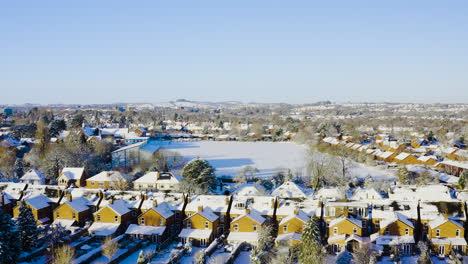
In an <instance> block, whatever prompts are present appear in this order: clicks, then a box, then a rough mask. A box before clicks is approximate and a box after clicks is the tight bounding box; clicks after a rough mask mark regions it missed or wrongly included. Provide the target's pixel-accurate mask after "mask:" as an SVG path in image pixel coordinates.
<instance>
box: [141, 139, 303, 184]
mask: <svg viewBox="0 0 468 264" xmlns="http://www.w3.org/2000/svg"><path fill="white" fill-rule="evenodd" d="M149 144H155V145H158V146H161V147H162V148H165V149H168V150H171V151H176V152H178V153H180V154H181V155H182V156H183V157H184V158H185V159H187V160H191V159H194V158H197V157H200V158H202V159H205V160H207V161H208V162H209V163H210V164H211V165H213V166H214V167H215V168H216V174H217V175H218V176H234V175H236V174H237V173H238V172H239V171H240V170H241V169H242V168H243V167H244V166H248V165H250V166H254V167H256V168H257V169H259V171H260V172H259V173H258V174H257V176H258V177H268V176H271V175H272V174H273V173H274V172H275V171H276V170H277V169H278V168H283V169H284V168H286V169H291V171H292V172H293V173H294V172H296V171H298V172H300V173H301V174H305V169H306V165H307V160H306V158H307V151H308V150H307V148H306V147H305V146H302V145H299V144H296V143H292V142H235V141H150V143H149Z"/></svg>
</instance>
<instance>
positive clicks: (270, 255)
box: [250, 226, 276, 264]
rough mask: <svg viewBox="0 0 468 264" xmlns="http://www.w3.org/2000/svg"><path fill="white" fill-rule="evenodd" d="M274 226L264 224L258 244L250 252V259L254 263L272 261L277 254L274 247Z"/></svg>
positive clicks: (265, 263) (264, 263)
mask: <svg viewBox="0 0 468 264" xmlns="http://www.w3.org/2000/svg"><path fill="white" fill-rule="evenodd" d="M272 233H273V228H272V227H271V226H264V227H262V228H261V229H260V231H259V232H258V240H257V245H256V246H254V247H253V248H252V251H251V252H250V261H251V262H252V263H253V264H267V263H271V262H272V260H273V259H274V257H275V255H276V251H275V248H274V237H273V236H272Z"/></svg>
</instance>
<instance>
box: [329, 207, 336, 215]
mask: <svg viewBox="0 0 468 264" xmlns="http://www.w3.org/2000/svg"><path fill="white" fill-rule="evenodd" d="M330 216H335V207H332V208H330Z"/></svg>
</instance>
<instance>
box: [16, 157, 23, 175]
mask: <svg viewBox="0 0 468 264" xmlns="http://www.w3.org/2000/svg"><path fill="white" fill-rule="evenodd" d="M23 175H24V164H23V159H22V158H17V159H16V160H15V176H16V178H18V179H19V178H21V177H22V176H23Z"/></svg>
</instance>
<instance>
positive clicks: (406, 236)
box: [371, 212, 415, 255]
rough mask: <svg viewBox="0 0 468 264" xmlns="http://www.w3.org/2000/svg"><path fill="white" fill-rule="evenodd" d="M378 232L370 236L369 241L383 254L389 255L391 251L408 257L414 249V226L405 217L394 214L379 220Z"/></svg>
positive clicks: (397, 213)
mask: <svg viewBox="0 0 468 264" xmlns="http://www.w3.org/2000/svg"><path fill="white" fill-rule="evenodd" d="M379 227H380V229H379V231H378V232H377V233H375V234H372V235H371V240H372V241H373V242H375V243H376V244H377V245H379V246H382V247H383V249H384V254H391V253H396V252H391V249H396V250H398V254H400V255H410V254H412V252H413V249H414V243H415V240H414V234H413V233H414V224H413V222H411V221H410V220H409V219H408V218H407V217H406V216H404V215H403V214H401V213H399V212H394V213H393V215H392V217H390V218H386V219H383V220H380V223H379Z"/></svg>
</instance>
